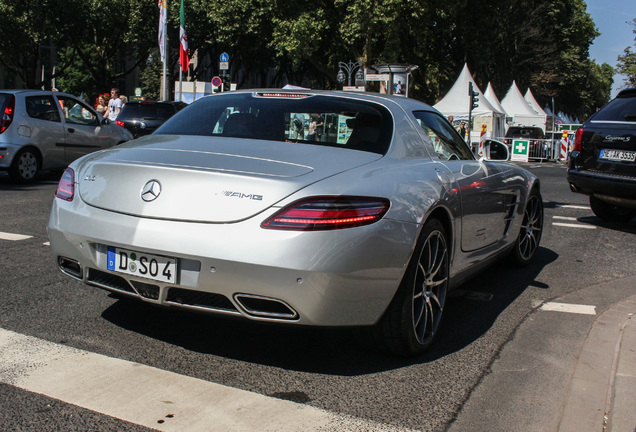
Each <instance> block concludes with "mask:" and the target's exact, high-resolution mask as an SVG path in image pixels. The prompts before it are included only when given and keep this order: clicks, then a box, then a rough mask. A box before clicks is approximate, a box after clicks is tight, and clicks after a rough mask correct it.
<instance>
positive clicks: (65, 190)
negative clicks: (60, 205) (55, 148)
mask: <svg viewBox="0 0 636 432" xmlns="http://www.w3.org/2000/svg"><path fill="white" fill-rule="evenodd" d="M55 196H56V197H58V198H59V199H63V200H66V201H73V197H74V196H75V171H73V170H72V169H71V168H66V170H64V174H62V178H61V179H60V182H59V183H58V185H57V190H56V191H55Z"/></svg>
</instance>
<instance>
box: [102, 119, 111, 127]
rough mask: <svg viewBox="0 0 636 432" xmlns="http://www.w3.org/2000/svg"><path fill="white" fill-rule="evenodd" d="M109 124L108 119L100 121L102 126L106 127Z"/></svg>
mask: <svg viewBox="0 0 636 432" xmlns="http://www.w3.org/2000/svg"><path fill="white" fill-rule="evenodd" d="M109 124H110V119H109V118H105V119H102V125H104V126H106V125H109Z"/></svg>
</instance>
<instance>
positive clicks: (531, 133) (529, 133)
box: [506, 127, 543, 138]
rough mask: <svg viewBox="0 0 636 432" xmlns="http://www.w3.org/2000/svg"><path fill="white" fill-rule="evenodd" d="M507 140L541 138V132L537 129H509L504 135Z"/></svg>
mask: <svg viewBox="0 0 636 432" xmlns="http://www.w3.org/2000/svg"><path fill="white" fill-rule="evenodd" d="M506 137H509V138H542V137H543V131H542V130H541V129H539V128H520V127H511V128H510V129H508V132H507V133H506Z"/></svg>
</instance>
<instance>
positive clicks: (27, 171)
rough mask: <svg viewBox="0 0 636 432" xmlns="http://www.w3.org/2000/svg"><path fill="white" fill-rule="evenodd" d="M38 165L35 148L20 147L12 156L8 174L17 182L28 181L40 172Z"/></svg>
mask: <svg viewBox="0 0 636 432" xmlns="http://www.w3.org/2000/svg"><path fill="white" fill-rule="evenodd" d="M40 165H41V162H40V155H39V154H38V153H37V152H36V151H35V150H33V149H29V148H27V149H22V150H20V151H18V153H16V155H15V157H14V158H13V162H12V163H11V168H9V175H10V176H11V179H12V180H13V181H15V182H17V183H30V182H32V181H34V180H35V179H36V178H37V176H38V174H39V173H40Z"/></svg>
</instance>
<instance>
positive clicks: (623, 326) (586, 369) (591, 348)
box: [558, 296, 636, 432]
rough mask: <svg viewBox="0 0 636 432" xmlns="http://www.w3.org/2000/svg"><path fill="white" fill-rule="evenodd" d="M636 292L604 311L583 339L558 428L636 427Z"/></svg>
mask: <svg viewBox="0 0 636 432" xmlns="http://www.w3.org/2000/svg"><path fill="white" fill-rule="evenodd" d="M635 314H636V296H632V297H630V298H628V299H627V300H624V301H622V302H620V303H617V304H616V305H614V306H612V307H610V308H609V309H608V310H606V311H605V312H604V313H603V314H602V315H600V316H599V317H598V318H597V319H596V320H595V322H594V324H593V325H592V328H591V330H590V332H589V334H588V336H587V338H586V340H585V343H584V344H583V348H582V349H581V353H580V355H579V359H578V362H577V364H576V368H575V370H574V375H573V377H572V382H571V384H570V389H569V395H568V396H567V401H566V404H565V406H564V408H563V416H562V418H561V422H560V424H559V428H558V431H559V432H579V431H584V430H585V431H613V432H622V431H629V432H634V428H635V427H636V409H634V407H636V391H635V390H634V389H635V388H636V319H633V317H634V315H635Z"/></svg>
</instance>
